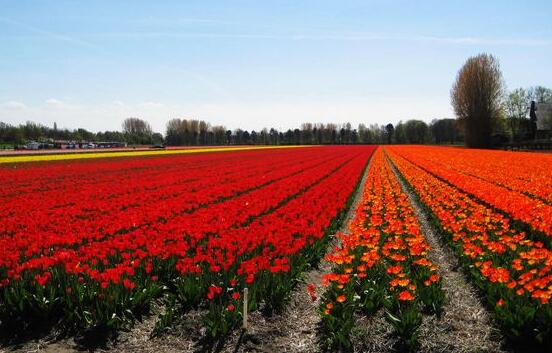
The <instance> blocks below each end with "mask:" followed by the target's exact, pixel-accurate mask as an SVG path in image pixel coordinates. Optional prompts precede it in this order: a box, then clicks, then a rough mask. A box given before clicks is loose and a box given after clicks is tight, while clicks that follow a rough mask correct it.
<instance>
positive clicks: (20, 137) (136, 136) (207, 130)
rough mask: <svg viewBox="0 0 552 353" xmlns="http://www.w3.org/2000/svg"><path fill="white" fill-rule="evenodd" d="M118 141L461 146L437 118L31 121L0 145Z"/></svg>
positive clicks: (3, 131)
mask: <svg viewBox="0 0 552 353" xmlns="http://www.w3.org/2000/svg"><path fill="white" fill-rule="evenodd" d="M55 140H66V141H90V142H99V141H116V142H127V143H129V144H136V145H148V144H161V143H165V144H167V145H169V146H204V145H248V144H252V145H291V144H294V145H304V144H305V145H310V144H315V145H318V144H385V143H420V144H423V143H438V144H440V143H460V142H461V141H462V134H461V132H460V130H459V129H458V127H457V125H456V121H455V120H454V119H435V120H433V121H432V122H431V123H430V124H427V123H426V122H424V121H422V120H406V121H404V122H403V121H399V122H398V123H397V124H396V125H395V126H394V125H393V124H387V125H379V124H371V125H366V124H359V125H358V126H355V127H353V126H352V125H351V123H345V124H336V123H303V124H301V126H300V127H298V128H295V129H287V130H283V131H279V130H278V129H276V128H264V129H262V130H259V131H256V130H244V129H240V128H238V129H234V130H229V129H227V128H226V127H225V126H222V125H211V124H210V123H208V122H206V121H204V120H196V119H172V120H170V121H169V122H168V123H167V127H166V131H165V136H163V135H162V134H161V133H158V132H153V130H152V128H151V125H150V124H149V123H148V122H147V121H145V120H143V119H139V118H128V119H125V120H124V122H123V124H122V130H121V131H105V132H97V133H94V132H91V131H88V130H86V129H82V128H79V129H76V130H69V129H58V128H57V126H56V125H55V124H54V127H53V128H51V127H48V126H45V125H41V124H36V123H33V122H26V123H25V124H21V125H19V126H13V125H10V124H6V123H2V122H0V142H1V143H4V144H15V145H22V144H24V143H26V142H27V141H55Z"/></svg>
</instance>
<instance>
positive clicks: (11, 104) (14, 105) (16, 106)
mask: <svg viewBox="0 0 552 353" xmlns="http://www.w3.org/2000/svg"><path fill="white" fill-rule="evenodd" d="M0 108H2V109H5V110H24V109H27V106H26V105H25V104H24V103H21V102H18V101H8V102H4V103H1V104H0Z"/></svg>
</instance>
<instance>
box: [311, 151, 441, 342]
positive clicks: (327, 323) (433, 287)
mask: <svg viewBox="0 0 552 353" xmlns="http://www.w3.org/2000/svg"><path fill="white" fill-rule="evenodd" d="M349 229H350V234H340V235H339V240H340V245H339V247H337V248H336V249H334V251H333V252H332V253H330V254H329V255H327V259H328V260H329V261H330V262H331V263H332V264H333V266H334V267H333V272H332V273H330V274H327V275H325V276H324V284H325V285H326V286H327V289H326V292H325V294H324V296H323V298H322V302H321V307H320V310H321V316H322V326H323V331H324V334H325V337H326V341H325V342H326V345H327V346H328V347H329V348H332V349H338V350H341V349H346V350H347V349H350V348H351V342H350V337H349V335H350V332H351V329H352V327H353V325H354V313H355V312H357V311H361V312H363V313H364V314H366V315H373V314H375V313H376V312H378V311H379V310H380V309H381V308H382V307H383V308H385V311H386V318H387V320H388V322H389V323H391V325H392V326H393V327H394V329H395V332H396V334H397V335H398V337H399V338H400V342H401V343H402V345H403V346H404V348H407V349H413V348H415V347H416V345H417V329H418V327H419V325H420V324H421V320H422V311H427V312H434V313H435V312H439V311H440V310H441V309H442V305H443V303H444V299H445V296H444V293H443V291H442V289H441V278H440V276H439V275H438V274H437V272H436V270H437V267H436V266H435V265H434V264H433V263H432V262H431V261H430V260H429V259H428V257H427V256H428V252H429V250H430V247H429V245H428V244H427V243H426V242H425V240H424V237H423V235H422V233H421V231H420V227H419V224H418V221H417V218H416V216H415V214H414V211H413V209H412V206H411V204H410V201H409V200H408V197H407V195H406V194H405V193H404V192H403V191H402V189H401V186H400V184H399V182H398V180H397V179H396V177H395V174H394V173H393V171H392V170H391V168H390V166H389V165H388V163H387V161H386V160H385V157H384V154H383V152H382V149H381V148H380V149H378V150H377V151H376V152H375V155H374V157H373V158H372V161H371V166H370V169H369V171H368V175H367V181H366V185H365V191H364V193H363V195H362V201H361V204H360V206H359V207H358V209H357V211H356V213H355V216H354V218H353V220H352V221H351V223H350V225H349Z"/></svg>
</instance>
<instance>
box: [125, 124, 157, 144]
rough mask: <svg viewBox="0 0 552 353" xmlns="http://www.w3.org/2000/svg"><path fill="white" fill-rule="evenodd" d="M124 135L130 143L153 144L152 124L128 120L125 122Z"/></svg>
mask: <svg viewBox="0 0 552 353" xmlns="http://www.w3.org/2000/svg"><path fill="white" fill-rule="evenodd" d="M123 133H124V134H125V136H126V137H127V139H128V141H129V142H130V143H138V144H148V143H151V136H152V134H153V131H152V129H151V126H150V124H149V123H148V122H147V121H145V120H142V119H139V118H127V119H125V120H124V121H123Z"/></svg>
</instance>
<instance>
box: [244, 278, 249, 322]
mask: <svg viewBox="0 0 552 353" xmlns="http://www.w3.org/2000/svg"><path fill="white" fill-rule="evenodd" d="M248 294H249V289H248V288H247V287H246V288H244V290H243V329H244V330H246V331H247V297H248Z"/></svg>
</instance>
